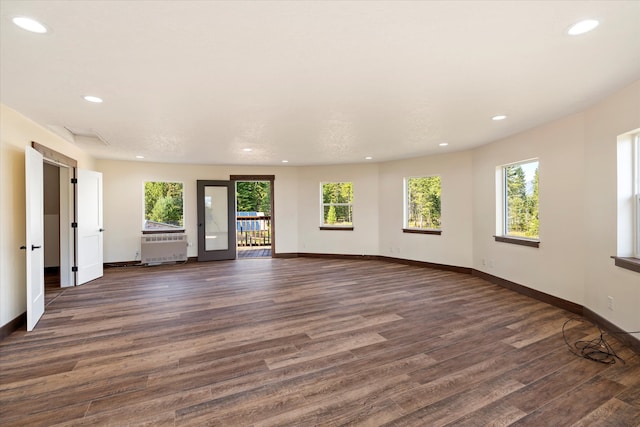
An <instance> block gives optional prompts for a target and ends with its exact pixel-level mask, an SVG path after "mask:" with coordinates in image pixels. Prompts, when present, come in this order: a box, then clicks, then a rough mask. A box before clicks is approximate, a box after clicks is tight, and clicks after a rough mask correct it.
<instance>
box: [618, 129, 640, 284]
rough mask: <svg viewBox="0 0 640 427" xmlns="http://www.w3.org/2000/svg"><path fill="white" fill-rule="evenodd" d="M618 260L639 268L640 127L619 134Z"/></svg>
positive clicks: (619, 265)
mask: <svg viewBox="0 0 640 427" xmlns="http://www.w3.org/2000/svg"><path fill="white" fill-rule="evenodd" d="M617 157H618V159H617V163H618V164H617V171H616V172H617V178H618V179H617V193H618V194H617V196H618V197H617V203H618V205H617V217H616V219H617V239H616V247H617V249H616V255H615V256H614V257H613V258H614V259H615V264H616V265H617V266H618V267H623V268H626V269H629V270H633V271H637V272H640V129H636V130H634V131H631V132H629V133H626V134H623V135H620V136H618V147H617Z"/></svg>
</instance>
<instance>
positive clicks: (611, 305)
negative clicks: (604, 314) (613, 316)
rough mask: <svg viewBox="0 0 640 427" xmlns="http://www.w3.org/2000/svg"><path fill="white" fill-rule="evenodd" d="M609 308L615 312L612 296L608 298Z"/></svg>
mask: <svg viewBox="0 0 640 427" xmlns="http://www.w3.org/2000/svg"><path fill="white" fill-rule="evenodd" d="M607 307H608V308H609V310H611V311H613V297H612V296H608V297H607Z"/></svg>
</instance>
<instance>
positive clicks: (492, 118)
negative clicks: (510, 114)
mask: <svg viewBox="0 0 640 427" xmlns="http://www.w3.org/2000/svg"><path fill="white" fill-rule="evenodd" d="M506 118H507V116H505V115H504V114H498V115H497V116H493V117H491V120H494V121H498V120H504V119H506Z"/></svg>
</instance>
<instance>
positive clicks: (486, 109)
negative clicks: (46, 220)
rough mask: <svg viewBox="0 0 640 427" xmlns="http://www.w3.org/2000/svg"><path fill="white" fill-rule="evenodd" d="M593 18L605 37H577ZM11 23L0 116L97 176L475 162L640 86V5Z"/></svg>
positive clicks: (318, 5) (157, 11) (73, 9)
mask: <svg viewBox="0 0 640 427" xmlns="http://www.w3.org/2000/svg"><path fill="white" fill-rule="evenodd" d="M15 16H30V17H32V18H35V19H38V20H39V21H40V22H42V23H43V24H45V25H46V26H47V27H48V28H49V29H50V32H49V33H48V34H45V35H38V34H32V33H28V32H26V31H24V30H22V29H20V28H18V27H16V26H15V25H13V24H12V23H11V19H12V18H13V17H15ZM584 18H594V19H598V20H600V23H601V24H600V26H599V27H598V28H597V29H596V30H595V31H593V32H591V33H588V34H584V35H582V36H577V37H571V36H568V35H566V29H567V28H568V27H569V26H570V25H571V24H573V23H575V22H576V21H578V20H580V19H584ZM0 19H1V21H0V28H1V30H0V31H1V32H0V101H1V102H2V103H4V104H5V105H7V106H9V107H10V108H13V109H15V110H17V111H19V112H20V113H22V114H24V115H25V116H27V117H29V118H31V119H32V120H34V121H36V122H38V123H40V124H42V125H44V126H46V127H49V128H50V129H53V130H55V131H56V132H58V133H59V134H61V135H63V136H64V137H66V138H67V139H69V140H70V141H72V142H74V143H75V144H77V145H79V146H81V147H83V148H85V149H87V150H88V151H89V152H91V153H92V154H93V155H94V156H96V157H98V158H112V159H127V160H135V156H136V155H143V156H145V160H148V161H162V162H180V163H206V164H237V165H275V164H281V161H282V160H283V159H286V160H288V161H289V164H290V165H310V164H336V163H354V162H364V161H365V160H364V158H365V156H372V157H373V161H385V160H391V159H399V158H406V157H414V156H419V155H428V154H434V153H441V152H449V151H456V150H464V149H468V148H471V147H474V146H478V145H481V144H485V143H487V142H490V141H494V140H496V139H499V138H502V137H505V136H508V135H511V134H514V133H516V132H520V131H523V130H526V129H529V128H532V127H534V126H537V125H539V124H541V123H544V122H547V121H549V120H553V119H555V118H559V117H562V116H566V115H567V114H571V113H573V112H576V111H579V110H581V109H584V108H585V107H587V106H589V105H590V104H592V103H594V102H595V101H597V100H599V99H601V98H602V97H604V96H606V95H608V94H610V93H611V92H613V91H615V90H617V89H620V88H622V87H624V86H625V85H627V84H629V83H631V82H633V81H635V80H637V79H639V78H640V1H602V2H599V1H510V2H509V1H459V2H458V1H444V2H438V1H425V2H417V1H411V2H402V1H393V2H384V1H371V2H367V1H358V2H349V1H346V2H337V1H335V2H333V1H332V2H329V1H326V2H312V1H304V2H285V1H276V2H270V1H261V2H225V1H216V2H214V1H169V0H163V1H55V0H52V1H10V0H0ZM84 95H96V96H99V97H101V98H103V99H104V102H103V103H102V104H91V103H88V102H86V101H85V100H84V99H83V96H84ZM495 114H507V115H508V118H507V120H504V121H501V122H494V121H492V120H491V119H490V118H491V117H492V116H493V115H495ZM65 128H68V129H72V130H74V132H75V133H79V134H83V135H80V136H76V137H74V136H73V134H71V133H69V132H68V131H67V130H66V129H65ZM86 133H89V134H91V133H94V134H96V135H98V136H99V137H100V138H101V139H102V140H104V141H106V143H107V144H104V143H103V142H102V141H101V140H100V139H99V138H91V137H87V136H86V135H84V134H86ZM443 141H446V142H448V143H449V146H447V147H440V146H439V145H438V144H439V143H440V142H443ZM244 148H251V149H252V150H253V151H251V152H245V151H243V149H244Z"/></svg>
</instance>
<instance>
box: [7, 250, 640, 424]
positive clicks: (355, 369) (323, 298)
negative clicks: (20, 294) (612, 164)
mask: <svg viewBox="0 0 640 427" xmlns="http://www.w3.org/2000/svg"><path fill="white" fill-rule="evenodd" d="M569 316H573V315H572V314H570V313H568V312H566V311H564V310H561V309H558V308H555V307H552V306H550V305H547V304H544V303H541V302H539V301H535V300H532V299H530V298H528V297H526V296H523V295H519V294H517V293H514V292H512V291H510V290H508V289H504V288H501V287H499V286H496V285H493V284H491V283H489V282H487V281H485V280H483V279H481V278H478V277H474V276H471V275H469V274H462V273H457V272H452V271H441V270H432V269H429V268H422V267H417V266H412V265H404V264H397V263H389V262H384V261H380V260H367V259H355V258H351V259H348V258H344V259H329V258H262V259H254V260H250V261H246V260H236V261H221V262H211V263H187V264H184V265H171V266H169V265H166V266H158V267H149V268H141V267H123V268H114V269H107V270H105V276H104V277H103V278H100V279H98V280H96V281H93V282H91V283H88V284H86V285H84V286H82V287H77V288H68V289H65V290H64V291H63V292H58V293H57V294H56V297H55V298H51V302H50V304H49V305H48V306H47V311H46V312H45V314H44V316H43V318H42V320H41V322H40V323H39V324H38V326H37V327H36V330H35V331H33V332H30V333H26V332H24V331H16V332H14V333H12V334H11V335H9V336H8V337H6V338H5V339H4V340H2V341H0V419H2V424H3V426H4V425H10V426H12V425H16V426H18V425H20V426H22V425H46V424H51V425H55V424H59V425H66V426H73V425H77V426H80V425H87V426H88V425H91V426H94V425H169V426H173V425H225V426H228V425H249V424H253V425H256V426H257V425H263V426H272V425H278V426H282V425H292V426H299V425H327V426H336V425H384V424H388V425H415V426H423V425H434V426H435V425H446V424H449V425H463V426H464V425H510V424H513V425H518V424H520V425H571V424H574V423H575V424H577V425H606V422H607V420H610V421H611V422H615V423H618V424H620V425H625V423H626V424H629V423H631V425H633V422H634V419H635V418H637V416H638V410H639V409H640V396H639V391H638V390H640V356H638V355H637V354H635V353H634V352H633V351H632V350H631V349H629V348H627V347H624V346H622V345H621V344H620V343H619V342H618V341H617V340H616V338H615V337H609V336H607V340H610V343H611V345H612V346H613V347H614V348H615V349H616V351H617V352H618V354H620V356H621V357H622V358H624V359H625V361H626V363H625V364H622V363H617V364H615V365H604V364H599V363H595V362H591V361H588V360H586V359H582V358H578V357H576V356H574V355H573V354H571V353H570V352H569V350H568V349H567V347H566V345H565V342H564V340H563V337H562V333H561V327H562V324H563V323H564V321H565V320H566V319H568V318H569ZM568 326H569V327H568V329H567V336H568V337H569V339H570V341H571V342H573V341H575V340H579V339H589V338H590V337H594V336H597V334H598V331H597V329H595V328H594V327H593V326H592V325H591V324H590V323H589V322H586V321H580V322H571V323H570V325H568ZM568 408H569V409H568Z"/></svg>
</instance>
